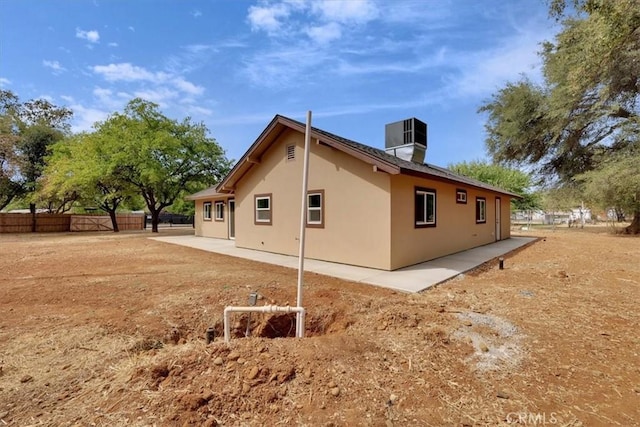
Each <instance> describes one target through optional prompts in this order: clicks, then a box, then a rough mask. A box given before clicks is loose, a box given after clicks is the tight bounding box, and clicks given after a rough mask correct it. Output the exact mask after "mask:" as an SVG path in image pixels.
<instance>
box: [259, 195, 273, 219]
mask: <svg viewBox="0 0 640 427" xmlns="http://www.w3.org/2000/svg"><path fill="white" fill-rule="evenodd" d="M255 207H256V220H255V223H256V224H263V225H271V194H256V195H255Z"/></svg>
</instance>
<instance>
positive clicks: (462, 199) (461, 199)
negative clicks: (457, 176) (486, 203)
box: [456, 188, 467, 205]
mask: <svg viewBox="0 0 640 427" xmlns="http://www.w3.org/2000/svg"><path fill="white" fill-rule="evenodd" d="M456 203H458V204H461V205H466V204H467V190H465V189H464V188H457V189H456Z"/></svg>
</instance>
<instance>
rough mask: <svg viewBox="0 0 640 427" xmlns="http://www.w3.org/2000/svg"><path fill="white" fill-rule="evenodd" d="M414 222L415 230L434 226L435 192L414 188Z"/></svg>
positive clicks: (428, 189)
mask: <svg viewBox="0 0 640 427" xmlns="http://www.w3.org/2000/svg"><path fill="white" fill-rule="evenodd" d="M415 221H416V224H415V225H416V228H423V227H435V226H436V190H432V189H430V188H421V187H416V194H415Z"/></svg>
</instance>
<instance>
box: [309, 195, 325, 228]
mask: <svg viewBox="0 0 640 427" xmlns="http://www.w3.org/2000/svg"><path fill="white" fill-rule="evenodd" d="M310 196H320V206H319V207H313V208H312V207H310V206H309V197H310ZM324 205H325V198H324V190H309V191H307V224H306V225H307V227H308V228H324ZM312 209H313V210H314V211H320V221H314V222H311V221H310V220H309V217H310V216H309V212H310V211H311V210H312Z"/></svg>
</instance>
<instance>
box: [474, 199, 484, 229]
mask: <svg viewBox="0 0 640 427" xmlns="http://www.w3.org/2000/svg"><path fill="white" fill-rule="evenodd" d="M486 222H487V198H486V197H476V224H486Z"/></svg>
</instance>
